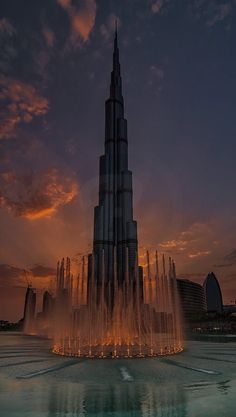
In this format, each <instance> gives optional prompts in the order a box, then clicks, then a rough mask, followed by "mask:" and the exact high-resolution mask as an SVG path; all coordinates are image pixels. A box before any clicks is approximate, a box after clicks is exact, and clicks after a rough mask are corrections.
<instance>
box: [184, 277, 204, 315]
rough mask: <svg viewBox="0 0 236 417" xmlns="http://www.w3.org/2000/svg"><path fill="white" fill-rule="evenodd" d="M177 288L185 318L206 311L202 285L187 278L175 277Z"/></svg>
mask: <svg viewBox="0 0 236 417" xmlns="http://www.w3.org/2000/svg"><path fill="white" fill-rule="evenodd" d="M177 288H178V292H179V297H180V303H181V306H182V311H183V314H184V316H185V318H188V317H190V316H191V317H193V316H196V315H198V314H202V313H204V312H205V311H206V299H205V293H204V288H203V287H202V285H200V284H198V283H196V282H193V281H189V280H188V279H177Z"/></svg>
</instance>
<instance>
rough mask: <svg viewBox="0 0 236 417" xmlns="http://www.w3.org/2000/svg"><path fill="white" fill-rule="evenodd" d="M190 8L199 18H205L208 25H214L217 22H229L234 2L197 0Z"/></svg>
mask: <svg viewBox="0 0 236 417" xmlns="http://www.w3.org/2000/svg"><path fill="white" fill-rule="evenodd" d="M234 3H235V2H234ZM190 8H191V10H192V11H193V14H194V15H195V17H196V18H197V19H203V20H204V22H205V25H206V26H207V27H213V26H215V25H216V24H217V23H220V22H228V19H229V17H230V16H231V14H232V11H233V3H232V2H231V1H229V0H228V1H227V0H226V1H223V2H217V1H214V0H213V1H210V2H209V1H208V0H195V1H194V2H193V3H192V4H191V6H190Z"/></svg>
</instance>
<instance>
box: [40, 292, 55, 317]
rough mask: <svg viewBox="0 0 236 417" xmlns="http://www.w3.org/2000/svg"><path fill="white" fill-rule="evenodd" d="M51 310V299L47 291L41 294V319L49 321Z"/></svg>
mask: <svg viewBox="0 0 236 417" xmlns="http://www.w3.org/2000/svg"><path fill="white" fill-rule="evenodd" d="M52 310H53V297H52V295H51V294H50V293H49V292H48V291H45V292H44V294H43V311H42V313H43V318H44V319H49V318H50V317H51V315H52Z"/></svg>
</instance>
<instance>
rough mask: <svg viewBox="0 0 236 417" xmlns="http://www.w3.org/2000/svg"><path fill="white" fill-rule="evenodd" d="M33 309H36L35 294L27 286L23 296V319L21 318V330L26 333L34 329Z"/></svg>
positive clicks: (29, 286)
mask: <svg viewBox="0 0 236 417" xmlns="http://www.w3.org/2000/svg"><path fill="white" fill-rule="evenodd" d="M35 308H36V292H35V290H34V289H33V288H32V287H31V285H28V288H27V290H26V294H25V307H24V318H23V330H24V332H26V333H28V332H31V331H33V329H34V320H35Z"/></svg>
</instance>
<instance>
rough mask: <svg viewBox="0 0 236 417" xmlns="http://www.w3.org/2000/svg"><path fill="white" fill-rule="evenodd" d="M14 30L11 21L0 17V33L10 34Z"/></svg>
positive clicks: (12, 33)
mask: <svg viewBox="0 0 236 417" xmlns="http://www.w3.org/2000/svg"><path fill="white" fill-rule="evenodd" d="M15 32H16V30H15V28H14V26H13V25H12V24H11V22H10V21H9V20H8V19H6V18H5V17H3V18H2V19H0V34H1V35H2V34H4V35H8V36H12V35H14V33H15Z"/></svg>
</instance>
